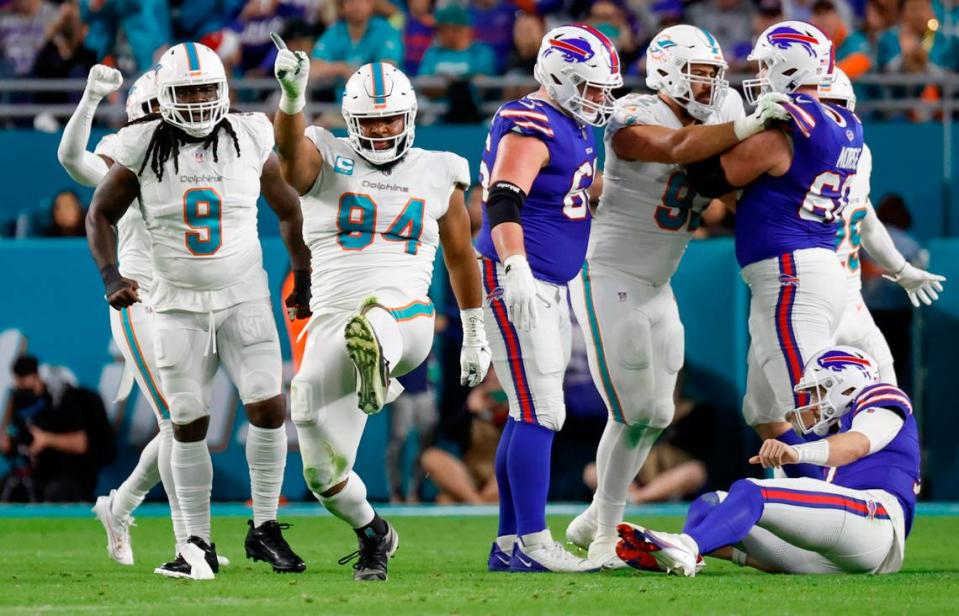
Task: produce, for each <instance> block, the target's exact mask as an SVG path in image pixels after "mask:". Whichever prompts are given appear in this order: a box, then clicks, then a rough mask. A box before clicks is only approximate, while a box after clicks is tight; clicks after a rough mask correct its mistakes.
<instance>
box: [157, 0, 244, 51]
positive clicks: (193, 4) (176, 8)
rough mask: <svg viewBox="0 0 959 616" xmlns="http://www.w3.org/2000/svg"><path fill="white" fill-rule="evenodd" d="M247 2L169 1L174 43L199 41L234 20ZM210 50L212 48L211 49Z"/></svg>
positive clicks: (222, 0)
mask: <svg viewBox="0 0 959 616" xmlns="http://www.w3.org/2000/svg"><path fill="white" fill-rule="evenodd" d="M247 1H248V0H170V2H169V4H170V5H171V9H172V10H171V13H172V14H171V25H172V29H173V38H174V39H175V40H176V41H199V40H201V39H202V38H203V37H205V36H207V35H210V34H212V33H215V32H220V31H222V30H224V29H226V28H227V26H228V25H229V24H230V22H232V21H233V20H235V19H236V17H237V15H239V14H240V11H242V10H243V7H244V6H245V5H246V4H247ZM211 48H212V47H211Z"/></svg>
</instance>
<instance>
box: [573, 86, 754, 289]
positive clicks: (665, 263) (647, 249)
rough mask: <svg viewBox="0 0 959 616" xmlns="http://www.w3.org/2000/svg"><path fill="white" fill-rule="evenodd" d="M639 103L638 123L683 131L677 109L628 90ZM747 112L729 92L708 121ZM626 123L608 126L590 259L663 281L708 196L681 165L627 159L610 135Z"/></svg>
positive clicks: (630, 98) (727, 119)
mask: <svg viewBox="0 0 959 616" xmlns="http://www.w3.org/2000/svg"><path fill="white" fill-rule="evenodd" d="M623 102H624V103H626V104H631V105H634V106H635V111H634V110H633V109H630V111H634V113H635V114H636V115H637V116H638V119H639V121H638V122H637V124H648V125H652V126H664V127H666V128H673V129H679V128H682V127H683V125H682V123H681V122H680V121H679V118H677V117H676V114H675V113H673V110H672V109H670V108H669V106H668V105H667V104H666V103H665V102H664V101H663V100H662V99H661V98H660V97H659V96H657V95H655V94H630V95H627V96H626V99H625V100H624V101H623ZM742 115H743V103H742V99H741V98H740V96H739V94H738V93H736V92H735V91H734V90H729V94H728V95H727V96H726V99H725V101H724V102H723V106H722V109H720V111H719V112H717V113H715V114H713V115H712V116H711V117H710V118H709V120H708V121H707V122H706V123H707V124H722V123H724V122H731V121H733V120H735V119H736V118H738V117H740V116H742ZM620 128H622V126H620V125H618V124H613V123H611V124H610V125H608V126H607V128H606V136H605V142H606V168H605V170H604V172H603V173H604V176H603V194H602V196H601V197H600V199H599V206H598V207H597V209H596V214H595V216H594V218H593V226H592V230H591V231H590V236H589V249H588V250H587V253H586V258H587V260H588V261H589V263H590V265H596V264H600V265H605V266H608V267H611V268H614V269H616V270H619V271H622V272H626V273H628V274H630V275H633V276H636V277H638V278H640V279H642V280H643V281H645V282H647V283H648V284H651V285H657V286H658V285H663V284H666V283H667V282H669V279H670V277H671V276H672V275H673V273H674V272H675V271H676V268H677V267H678V266H679V260H680V259H681V258H682V256H683V253H684V252H685V251H686V245H687V244H688V243H689V238H690V232H692V231H695V230H696V228H697V227H698V226H699V221H700V218H701V214H702V211H703V210H704V209H705V208H706V206H707V205H709V202H710V200H709V199H707V198H705V197H700V196H699V195H696V194H695V193H694V192H693V191H692V189H691V188H690V187H689V183H688V181H687V179H686V172H685V171H684V170H683V168H682V167H681V166H679V165H672V164H663V163H652V162H642V161H626V160H622V159H620V158H619V157H618V156H616V153H615V152H614V151H613V146H612V143H611V142H612V138H613V135H615V134H616V131H618V130H619V129H620Z"/></svg>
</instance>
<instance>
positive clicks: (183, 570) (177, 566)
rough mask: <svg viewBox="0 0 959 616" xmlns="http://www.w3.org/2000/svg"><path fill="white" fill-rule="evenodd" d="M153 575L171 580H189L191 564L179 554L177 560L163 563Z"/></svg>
mask: <svg viewBox="0 0 959 616" xmlns="http://www.w3.org/2000/svg"><path fill="white" fill-rule="evenodd" d="M153 573H156V574H157V575H162V576H164V577H169V578H188V577H190V563H188V562H187V561H186V559H185V558H183V557H182V556H180V555H179V554H177V557H176V558H174V559H173V560H171V561H170V562H168V563H163V564H162V565H160V566H159V567H157V568H156V569H154V570H153Z"/></svg>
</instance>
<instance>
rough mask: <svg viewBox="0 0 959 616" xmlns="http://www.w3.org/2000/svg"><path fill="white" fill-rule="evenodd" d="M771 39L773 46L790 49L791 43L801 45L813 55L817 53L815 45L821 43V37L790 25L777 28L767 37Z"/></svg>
mask: <svg viewBox="0 0 959 616" xmlns="http://www.w3.org/2000/svg"><path fill="white" fill-rule="evenodd" d="M766 38H767V39H769V42H770V44H772V45H773V47H778V48H779V49H789V47H790V46H791V45H799V46H800V47H802V48H803V49H805V50H806V53H808V54H809V55H810V56H811V57H812V56H815V55H816V51H815V49H813V45H818V44H819V39H817V38H816V37H815V36H812V35H810V34H806V33H803V32H800V31H799V30H796V29H795V28H790V27H789V26H783V27H781V28H776V29H775V30H773V31H772V32H770V33H769V35H768V36H767V37H766Z"/></svg>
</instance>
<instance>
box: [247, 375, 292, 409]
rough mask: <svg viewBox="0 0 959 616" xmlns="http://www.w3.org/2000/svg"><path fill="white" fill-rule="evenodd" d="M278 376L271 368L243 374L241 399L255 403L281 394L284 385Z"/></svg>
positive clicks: (248, 402)
mask: <svg viewBox="0 0 959 616" xmlns="http://www.w3.org/2000/svg"><path fill="white" fill-rule="evenodd" d="M277 376H279V375H275V374H273V373H272V372H271V371H269V370H251V371H249V372H247V373H246V374H245V375H243V391H242V392H240V400H242V401H243V404H254V403H256V402H263V401H264V400H269V399H270V398H275V397H277V396H279V395H280V392H281V390H282V387H281V385H280V380H279V379H278V378H277Z"/></svg>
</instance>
